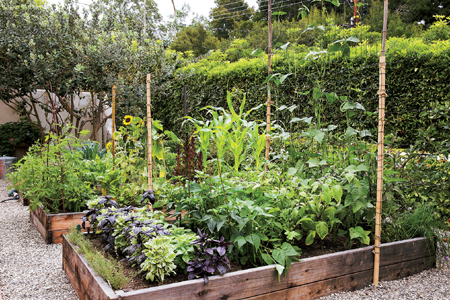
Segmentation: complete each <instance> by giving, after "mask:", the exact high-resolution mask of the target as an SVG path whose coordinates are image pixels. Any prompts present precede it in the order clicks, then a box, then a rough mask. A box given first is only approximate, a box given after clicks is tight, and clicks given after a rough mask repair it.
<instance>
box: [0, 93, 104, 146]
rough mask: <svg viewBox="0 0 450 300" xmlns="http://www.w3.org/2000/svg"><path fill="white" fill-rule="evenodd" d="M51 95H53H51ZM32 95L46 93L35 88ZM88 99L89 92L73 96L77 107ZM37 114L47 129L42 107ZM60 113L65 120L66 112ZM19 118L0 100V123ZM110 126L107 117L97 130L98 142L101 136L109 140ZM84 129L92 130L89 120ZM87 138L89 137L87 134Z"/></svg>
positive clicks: (84, 103)
mask: <svg viewBox="0 0 450 300" xmlns="http://www.w3.org/2000/svg"><path fill="white" fill-rule="evenodd" d="M51 96H53V95H51ZM33 97H34V98H39V99H41V98H42V97H47V94H46V93H45V91H44V90H37V91H36V92H35V93H34V94H33ZM90 99H91V95H90V94H89V93H81V95H80V97H78V96H75V101H74V103H75V106H76V107H77V108H83V107H85V106H86V105H87V104H88V103H89V101H90ZM44 102H45V101H44ZM109 114H111V108H108V109H107V110H106V111H105V112H104V115H105V116H107V115H109ZM38 115H39V118H40V120H41V122H42V124H46V128H47V129H49V125H48V124H47V122H46V121H45V113H44V111H43V110H42V109H39V110H38ZM60 115H61V117H62V118H63V119H64V120H65V118H66V117H67V116H68V113H64V112H63V113H61V114H60ZM48 118H49V120H50V121H51V116H48ZM19 119H20V118H19V115H18V114H16V113H15V111H14V110H13V109H11V108H10V107H8V106H7V105H6V104H4V103H3V102H2V101H0V124H4V123H7V122H17V121H19ZM34 119H35V118H34ZM111 128H112V121H111V119H109V120H107V121H106V124H105V126H104V127H103V128H102V130H98V131H97V136H96V140H97V141H98V142H101V140H102V136H103V139H104V141H105V142H106V141H107V140H109V139H110V138H111V132H112V130H111ZM84 129H87V130H89V131H90V132H92V124H91V123H89V122H88V123H86V125H85V126H84V127H83V130H84ZM102 131H103V135H102ZM0 134H1V132H0ZM87 138H89V136H88V137H87Z"/></svg>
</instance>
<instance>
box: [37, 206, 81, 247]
mask: <svg viewBox="0 0 450 300" xmlns="http://www.w3.org/2000/svg"><path fill="white" fill-rule="evenodd" d="M85 214H86V213H84V212H81V213H65V214H49V213H47V212H46V211H45V210H44V209H43V208H42V207H40V206H39V207H38V208H37V209H35V210H31V209H30V219H31V222H33V224H34V225H35V226H36V228H37V230H38V231H39V233H40V234H41V235H42V237H43V238H44V240H45V242H46V243H47V244H61V243H62V235H63V234H64V233H67V232H69V229H70V228H71V227H73V226H77V225H81V223H82V221H81V218H82V217H83V216H84V215H85ZM86 226H89V222H88V223H87V225H86Z"/></svg>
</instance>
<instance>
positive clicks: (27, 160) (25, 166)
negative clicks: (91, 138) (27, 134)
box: [10, 129, 93, 213]
mask: <svg viewBox="0 0 450 300" xmlns="http://www.w3.org/2000/svg"><path fill="white" fill-rule="evenodd" d="M86 133H87V132H83V133H82V134H86ZM63 134H66V135H65V136H64V137H60V136H59V135H55V134H53V133H48V135H47V136H46V137H45V142H44V143H43V147H42V148H41V146H40V145H38V144H35V145H34V146H32V147H31V148H30V150H29V152H28V153H27V155H26V156H25V157H24V158H22V159H21V160H20V161H19V162H18V163H17V164H16V168H17V172H15V173H12V174H10V179H11V181H12V184H13V186H14V187H15V188H17V189H19V190H20V191H22V192H23V195H24V196H25V197H29V199H30V209H35V208H37V206H39V205H42V206H43V207H44V209H45V210H47V211H48V212H50V213H59V212H80V211H82V210H83V209H84V208H85V205H86V201H88V200H90V198H91V197H92V196H93V193H92V191H91V187H90V183H88V182H85V171H84V165H83V163H82V159H81V158H82V153H81V152H80V151H76V150H75V149H77V148H79V147H80V146H81V145H82V144H81V141H80V139H78V138H76V137H74V136H73V135H71V134H67V129H63Z"/></svg>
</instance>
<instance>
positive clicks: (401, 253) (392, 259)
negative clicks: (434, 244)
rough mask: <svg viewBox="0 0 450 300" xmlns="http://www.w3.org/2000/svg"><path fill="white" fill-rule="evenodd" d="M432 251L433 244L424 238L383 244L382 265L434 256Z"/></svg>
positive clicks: (381, 252)
mask: <svg viewBox="0 0 450 300" xmlns="http://www.w3.org/2000/svg"><path fill="white" fill-rule="evenodd" d="M431 252H432V251H431V244H428V242H427V240H426V239H424V238H415V239H410V240H406V241H398V242H392V243H386V244H382V245H381V250H380V266H387V265H392V264H396V263H399V262H404V261H408V260H413V259H417V258H422V257H427V256H432V253H431ZM371 268H373V266H371Z"/></svg>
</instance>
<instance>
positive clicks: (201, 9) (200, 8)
mask: <svg viewBox="0 0 450 300" xmlns="http://www.w3.org/2000/svg"><path fill="white" fill-rule="evenodd" d="M47 2H49V3H51V4H53V3H55V4H56V3H63V2H64V0H47ZM78 2H79V3H83V4H91V2H92V1H91V0H79V1H78ZM155 2H156V4H157V5H158V9H159V12H160V14H161V15H162V16H163V18H164V20H165V21H168V20H169V15H171V14H173V6H172V1H171V0H155ZM174 2H175V8H176V9H177V10H178V9H181V7H182V6H183V3H187V4H189V5H190V7H191V12H195V13H197V14H199V15H203V16H205V17H208V16H209V11H210V10H211V8H213V7H215V4H214V0H174ZM247 3H248V5H249V6H253V7H254V8H255V9H256V8H257V7H258V5H257V4H256V0H247ZM191 18H192V16H190V18H188V20H187V21H188V23H190V19H191Z"/></svg>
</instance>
